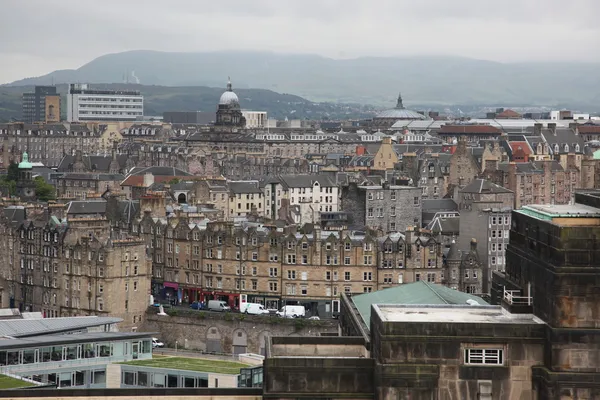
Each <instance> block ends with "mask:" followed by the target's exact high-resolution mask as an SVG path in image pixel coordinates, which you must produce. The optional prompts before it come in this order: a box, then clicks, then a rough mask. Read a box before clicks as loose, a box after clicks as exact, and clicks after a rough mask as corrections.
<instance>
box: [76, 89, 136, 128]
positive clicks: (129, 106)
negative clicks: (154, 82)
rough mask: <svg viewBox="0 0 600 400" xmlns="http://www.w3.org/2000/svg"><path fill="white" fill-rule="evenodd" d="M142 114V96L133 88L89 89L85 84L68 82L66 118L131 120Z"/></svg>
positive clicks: (77, 119) (78, 119) (78, 120)
mask: <svg viewBox="0 0 600 400" xmlns="http://www.w3.org/2000/svg"><path fill="white" fill-rule="evenodd" d="M143 116H144V96H142V95H141V94H140V92H139V91H134V90H107V89H91V88H89V87H88V85H87V84H70V85H69V91H68V93H67V120H68V121H69V122H80V121H133V120H136V119H140V118H141V117H143Z"/></svg>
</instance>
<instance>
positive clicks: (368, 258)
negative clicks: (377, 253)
mask: <svg viewBox="0 0 600 400" xmlns="http://www.w3.org/2000/svg"><path fill="white" fill-rule="evenodd" d="M363 264H364V265H373V256H364V257H363Z"/></svg>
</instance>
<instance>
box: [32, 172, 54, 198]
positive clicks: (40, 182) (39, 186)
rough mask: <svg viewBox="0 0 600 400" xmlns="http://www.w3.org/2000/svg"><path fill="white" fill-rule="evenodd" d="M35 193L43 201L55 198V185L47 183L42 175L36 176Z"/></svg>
mask: <svg viewBox="0 0 600 400" xmlns="http://www.w3.org/2000/svg"><path fill="white" fill-rule="evenodd" d="M34 181H35V194H36V196H37V198H38V199H39V200H41V201H48V200H53V199H54V198H55V197H54V192H55V190H54V186H52V185H50V184H49V183H46V181H45V180H44V178H42V177H41V176H36V177H35V180H34Z"/></svg>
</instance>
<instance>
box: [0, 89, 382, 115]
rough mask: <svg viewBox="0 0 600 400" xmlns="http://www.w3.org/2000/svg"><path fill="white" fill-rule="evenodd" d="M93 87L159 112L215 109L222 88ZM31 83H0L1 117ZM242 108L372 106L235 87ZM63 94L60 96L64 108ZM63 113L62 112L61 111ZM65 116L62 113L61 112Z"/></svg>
mask: <svg viewBox="0 0 600 400" xmlns="http://www.w3.org/2000/svg"><path fill="white" fill-rule="evenodd" d="M94 87H96V88H107V89H130V90H139V91H140V92H141V93H142V94H143V95H144V114H145V115H148V116H162V113H163V112H164V111H208V112H216V110H217V104H218V102H219V97H221V94H222V93H223V91H224V90H225V88H214V87H205V86H183V87H179V86H177V87H169V86H146V85H137V84H96V85H94ZM57 89H58V91H59V93H61V94H65V93H66V92H67V85H66V84H61V85H57ZM32 90H33V86H0V121H8V120H10V119H11V118H14V119H19V118H20V117H21V95H22V93H23V92H28V91H32ZM234 91H235V92H236V93H237V95H238V97H239V99H240V104H241V106H242V108H244V109H248V110H256V111H267V113H268V116H269V118H277V119H284V118H286V117H287V118H288V119H342V118H344V119H347V118H365V117H370V116H372V114H373V112H374V111H373V110H374V109H373V107H370V106H363V105H358V104H338V103H314V102H312V101H309V100H306V99H303V98H302V97H299V96H295V95H291V94H280V93H276V92H273V91H271V90H265V89H236V88H235V87H234ZM65 101H66V98H65V97H64V96H63V110H64V109H65V107H64V106H65V104H64V103H65ZM63 114H64V113H63ZM63 117H64V115H63Z"/></svg>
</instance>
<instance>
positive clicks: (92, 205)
mask: <svg viewBox="0 0 600 400" xmlns="http://www.w3.org/2000/svg"><path fill="white" fill-rule="evenodd" d="M105 213H106V201H104V200H84V201H75V200H74V201H71V202H69V206H68V207H67V214H105Z"/></svg>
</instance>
